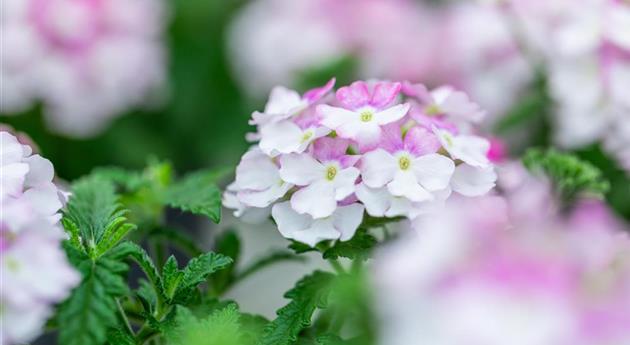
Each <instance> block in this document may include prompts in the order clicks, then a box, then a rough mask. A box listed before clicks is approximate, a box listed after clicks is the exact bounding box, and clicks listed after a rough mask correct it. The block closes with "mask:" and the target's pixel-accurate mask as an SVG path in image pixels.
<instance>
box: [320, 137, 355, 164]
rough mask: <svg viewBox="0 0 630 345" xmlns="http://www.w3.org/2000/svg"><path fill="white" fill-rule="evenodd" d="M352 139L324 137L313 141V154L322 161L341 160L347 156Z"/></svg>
mask: <svg viewBox="0 0 630 345" xmlns="http://www.w3.org/2000/svg"><path fill="white" fill-rule="evenodd" d="M349 145H350V141H349V140H346V139H342V138H329V137H323V138H319V139H317V140H316V141H315V142H314V143H313V155H314V156H315V157H316V158H317V159H318V160H319V161H320V162H326V161H331V160H339V159H340V158H341V157H342V156H345V154H346V150H347V149H348V146H349Z"/></svg>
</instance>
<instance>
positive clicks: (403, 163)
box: [398, 156, 411, 170]
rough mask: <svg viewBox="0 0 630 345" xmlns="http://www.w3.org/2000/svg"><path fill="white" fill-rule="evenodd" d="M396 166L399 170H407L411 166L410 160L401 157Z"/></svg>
mask: <svg viewBox="0 0 630 345" xmlns="http://www.w3.org/2000/svg"><path fill="white" fill-rule="evenodd" d="M398 166H400V170H407V169H409V167H410V166H411V159H409V157H407V156H402V157H400V158H399V159H398Z"/></svg>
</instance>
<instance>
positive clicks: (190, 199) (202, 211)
mask: <svg viewBox="0 0 630 345" xmlns="http://www.w3.org/2000/svg"><path fill="white" fill-rule="evenodd" d="M216 178H217V175H216V173H209V172H200V173H195V174H191V175H189V176H186V177H184V178H183V179H182V180H181V181H178V182H176V183H175V184H173V185H172V186H170V187H169V188H168V189H167V190H166V192H165V196H164V198H165V199H164V201H165V203H166V204H168V205H170V206H171V207H175V208H179V209H181V210H183V211H187V212H191V213H194V214H199V215H205V216H207V217H208V218H210V219H211V220H212V221H213V222H215V223H218V222H219V221H220V220H221V191H220V190H219V188H218V187H217V186H216V185H215V180H216Z"/></svg>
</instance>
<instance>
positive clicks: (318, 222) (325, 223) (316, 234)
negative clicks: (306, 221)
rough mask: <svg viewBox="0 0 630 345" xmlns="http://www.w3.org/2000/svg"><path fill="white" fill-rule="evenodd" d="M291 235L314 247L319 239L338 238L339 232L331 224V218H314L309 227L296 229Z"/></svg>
mask: <svg viewBox="0 0 630 345" xmlns="http://www.w3.org/2000/svg"><path fill="white" fill-rule="evenodd" d="M292 236H293V239H294V240H296V241H299V242H302V243H306V244H308V245H309V246H311V247H314V246H315V245H316V244H317V243H319V242H321V241H325V240H336V239H338V238H339V236H340V233H339V231H337V229H335V227H334V226H333V220H332V219H331V218H325V219H315V220H314V221H313V223H312V225H311V227H310V228H308V229H306V230H304V231H296V232H294V233H293V234H292Z"/></svg>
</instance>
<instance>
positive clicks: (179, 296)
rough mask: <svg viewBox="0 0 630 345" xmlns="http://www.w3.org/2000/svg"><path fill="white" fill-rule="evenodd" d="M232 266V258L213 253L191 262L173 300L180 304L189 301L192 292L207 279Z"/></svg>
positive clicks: (184, 271) (185, 269)
mask: <svg viewBox="0 0 630 345" xmlns="http://www.w3.org/2000/svg"><path fill="white" fill-rule="evenodd" d="M231 264H232V259H231V258H229V257H227V256H225V255H221V254H216V253H212V252H210V253H206V254H203V255H200V256H198V257H196V258H194V259H192V260H190V262H189V263H188V265H186V267H185V268H184V269H183V270H182V272H183V277H182V279H181V282H180V284H179V286H178V288H177V291H176V292H175V296H174V298H173V300H176V301H179V302H181V301H186V300H188V299H189V297H190V296H189V295H190V292H191V291H192V290H194V289H196V287H197V285H199V284H201V283H203V282H205V281H206V279H207V277H208V276H209V275H211V274H212V273H214V272H216V271H218V270H221V269H224V268H226V267H228V266H229V265H231Z"/></svg>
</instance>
